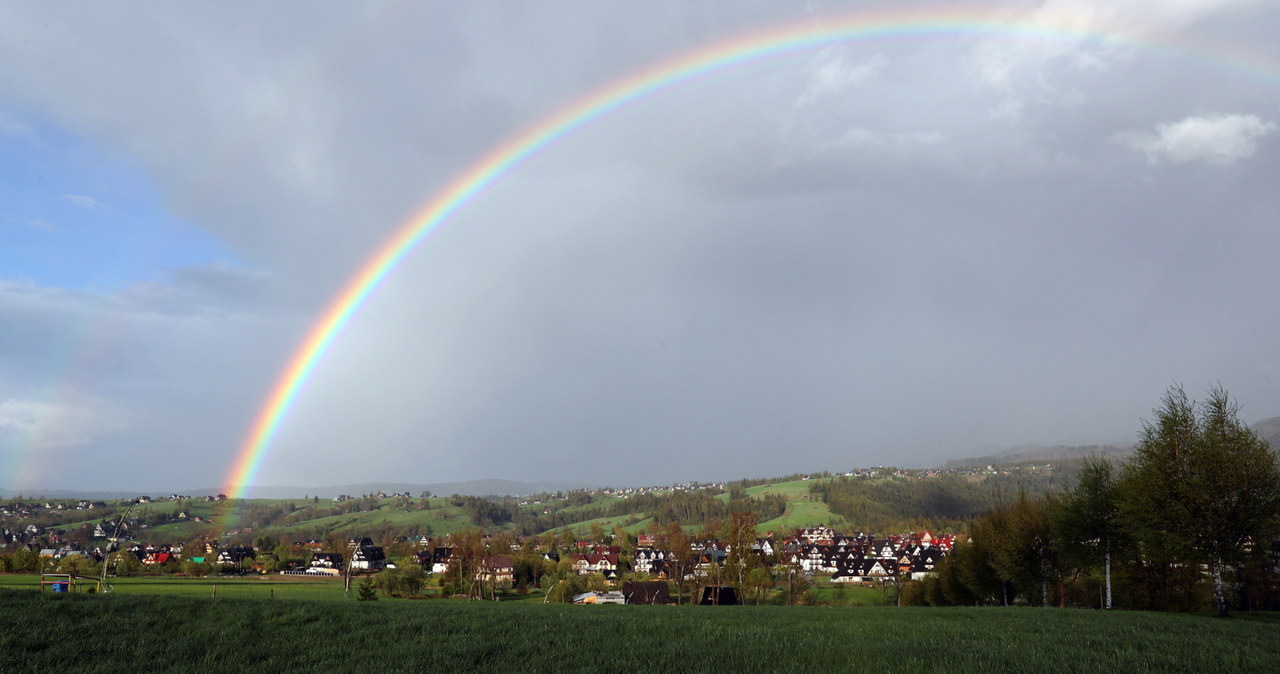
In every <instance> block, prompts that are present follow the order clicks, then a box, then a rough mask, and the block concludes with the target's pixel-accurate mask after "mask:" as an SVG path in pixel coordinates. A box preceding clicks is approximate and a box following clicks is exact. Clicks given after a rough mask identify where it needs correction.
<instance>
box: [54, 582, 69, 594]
mask: <svg viewBox="0 0 1280 674" xmlns="http://www.w3.org/2000/svg"><path fill="white" fill-rule="evenodd" d="M53 591H54V592H66V591H67V583H66V582H65V581H64V582H61V583H54V584H53Z"/></svg>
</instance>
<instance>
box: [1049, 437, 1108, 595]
mask: <svg viewBox="0 0 1280 674" xmlns="http://www.w3.org/2000/svg"><path fill="white" fill-rule="evenodd" d="M1118 501H1119V495H1118V493H1117V492H1116V477H1115V474H1114V471H1113V470H1112V467H1111V462H1109V461H1107V460H1106V459H1103V458H1101V457H1090V458H1087V459H1085V461H1084V464H1083V466H1082V467H1081V468H1080V474H1079V475H1078V476H1077V478H1076V484H1075V486H1074V487H1073V488H1072V489H1071V490H1070V491H1068V492H1067V493H1066V494H1064V495H1063V497H1062V500H1061V502H1060V503H1059V506H1058V511H1057V513H1055V518H1054V529H1055V530H1056V538H1057V539H1058V540H1059V541H1060V544H1061V547H1062V549H1063V552H1064V553H1065V555H1066V556H1067V557H1068V558H1074V559H1076V560H1078V561H1080V562H1082V563H1083V564H1082V565H1083V566H1086V567H1093V566H1094V565H1096V564H1097V561H1098V559H1099V558H1101V559H1102V562H1103V570H1104V576H1105V579H1106V594H1105V595H1104V599H1103V608H1104V609H1108V610H1109V609H1110V608H1111V552H1112V548H1113V547H1114V545H1115V543H1116V541H1117V540H1118V539H1119V537H1120V534H1121V528H1120V509H1119V503H1118Z"/></svg>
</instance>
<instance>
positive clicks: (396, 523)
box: [4, 461, 1075, 544]
mask: <svg viewBox="0 0 1280 674" xmlns="http://www.w3.org/2000/svg"><path fill="white" fill-rule="evenodd" d="M1074 464H1075V462H1070V461H1068V462H1065V463H1063V465H1061V466H1059V467H1054V468H1047V467H1045V466H1043V465H1039V466H1022V467H1008V468H1003V469H1000V470H995V471H988V470H972V471H953V472H949V473H943V472H939V471H908V470H893V469H882V470H880V471H878V472H868V473H866V474H860V475H856V476H832V475H829V474H823V475H815V476H810V477H804V478H802V479H783V480H779V481H769V480H752V481H743V482H733V483H729V484H716V485H681V486H676V487H663V488H649V489H643V488H641V489H636V488H628V489H599V490H578V491H571V492H555V493H543V494H538V495H535V496H530V497H523V498H511V497H478V496H463V495H452V496H431V497H426V498H424V497H421V496H419V497H412V496H406V495H401V496H396V497H391V498H378V497H375V496H362V497H357V498H348V499H344V500H339V499H321V498H318V497H312V498H310V499H249V500H241V499H231V500H226V501H209V500H205V499H202V498H192V499H177V500H161V501H157V502H152V503H143V504H136V505H134V506H132V508H131V510H129V513H128V517H127V521H128V523H129V524H130V528H129V531H128V534H129V536H131V537H132V538H133V539H135V540H140V541H146V542H148V543H155V544H165V543H182V542H186V541H190V540H194V539H197V538H213V539H219V540H223V541H226V542H240V543H253V542H256V541H257V540H258V539H260V538H263V537H267V538H271V539H274V540H276V541H282V542H285V541H304V540H309V539H318V540H321V541H329V540H335V539H345V538H350V537H354V536H369V537H371V538H374V539H375V540H381V541H389V540H392V539H396V538H399V537H415V536H433V537H434V536H441V535H445V534H450V533H455V532H458V531H461V530H463V529H468V528H480V529H483V530H485V531H487V532H500V531H509V532H511V533H514V534H518V535H536V534H548V533H557V532H561V531H564V530H566V529H572V530H574V531H576V532H578V533H581V534H587V533H589V532H591V531H596V532H610V531H614V530H615V529H623V530H625V531H628V532H630V533H633V534H634V533H642V532H646V531H651V530H654V529H661V528H665V527H667V526H668V525H670V524H672V523H679V524H680V525H682V526H683V527H685V528H693V529H698V530H705V531H707V532H708V533H709V534H710V535H713V536H714V535H716V532H717V531H718V530H719V527H720V526H721V525H722V524H723V523H724V522H727V521H728V520H729V518H730V514H731V513H733V512H735V511H736V512H754V513H756V515H757V517H758V522H759V525H758V530H759V531H760V533H762V534H763V533H767V532H774V533H788V532H790V531H793V530H795V529H797V528H801V527H810V526H815V525H818V524H827V525H830V526H833V527H838V528H843V529H846V530H850V531H889V530H893V531H899V530H908V529H926V528H927V529H934V530H949V531H958V530H963V528H964V526H965V521H967V520H968V519H970V518H972V517H974V516H975V515H977V514H979V513H981V512H982V511H983V510H985V509H987V508H988V507H990V506H991V505H992V504H993V503H995V502H996V501H998V500H1000V499H1002V498H1007V497H1008V496H1010V495H1011V494H1014V493H1017V492H1018V491H1020V490H1025V491H1027V492H1028V493H1042V492H1046V491H1057V490H1060V489H1062V488H1063V486H1064V485H1065V484H1066V483H1067V482H1068V481H1069V480H1070V478H1071V475H1072V474H1073V472H1074ZM48 505H51V506H53V507H45V506H46V504H45V503H44V502H40V503H30V502H29V503H24V504H21V506H18V505H16V504H14V503H13V502H9V503H8V504H7V505H6V510H8V511H9V512H10V514H9V515H7V516H5V517H4V519H5V520H6V521H8V520H12V521H13V524H21V526H22V527H24V528H25V527H26V526H27V525H28V524H36V525H38V526H39V527H42V528H44V529H45V530H62V531H64V532H65V533H64V536H65V538H66V540H80V541H81V542H83V543H92V542H93V541H94V540H95V539H94V537H93V536H92V533H93V530H94V529H95V528H96V527H99V526H102V525H109V524H111V523H114V522H115V520H116V519H118V518H119V517H120V516H121V515H122V514H123V513H124V512H125V508H126V507H127V501H110V502H101V501H100V502H96V503H95V504H94V505H95V507H94V508H93V509H92V510H87V509H86V510H81V509H77V505H78V504H76V503H75V502H53V503H49V504H48ZM59 506H61V507H59ZM6 526H10V527H11V528H12V525H11V524H6ZM96 540H101V539H100V538H98V539H96Z"/></svg>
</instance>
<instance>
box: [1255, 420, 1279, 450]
mask: <svg viewBox="0 0 1280 674" xmlns="http://www.w3.org/2000/svg"><path fill="white" fill-rule="evenodd" d="M1253 430H1255V431H1257V432H1258V435H1261V436H1262V439H1263V440H1266V441H1267V442H1268V443H1270V444H1271V448H1272V449H1275V450H1280V417H1271V418H1270V419H1263V420H1262V421H1259V422H1258V423H1256V424H1254V425H1253Z"/></svg>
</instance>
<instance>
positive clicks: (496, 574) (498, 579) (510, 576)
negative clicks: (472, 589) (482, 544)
mask: <svg viewBox="0 0 1280 674" xmlns="http://www.w3.org/2000/svg"><path fill="white" fill-rule="evenodd" d="M476 580H478V581H480V582H482V583H493V584H495V585H498V586H504V587H511V586H512V585H514V584H515V580H516V565H515V564H514V563H512V561H511V558H509V557H507V556H506V555H498V556H497V557H485V558H484V559H483V560H482V561H481V562H480V568H479V569H478V570H477V571H476Z"/></svg>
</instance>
